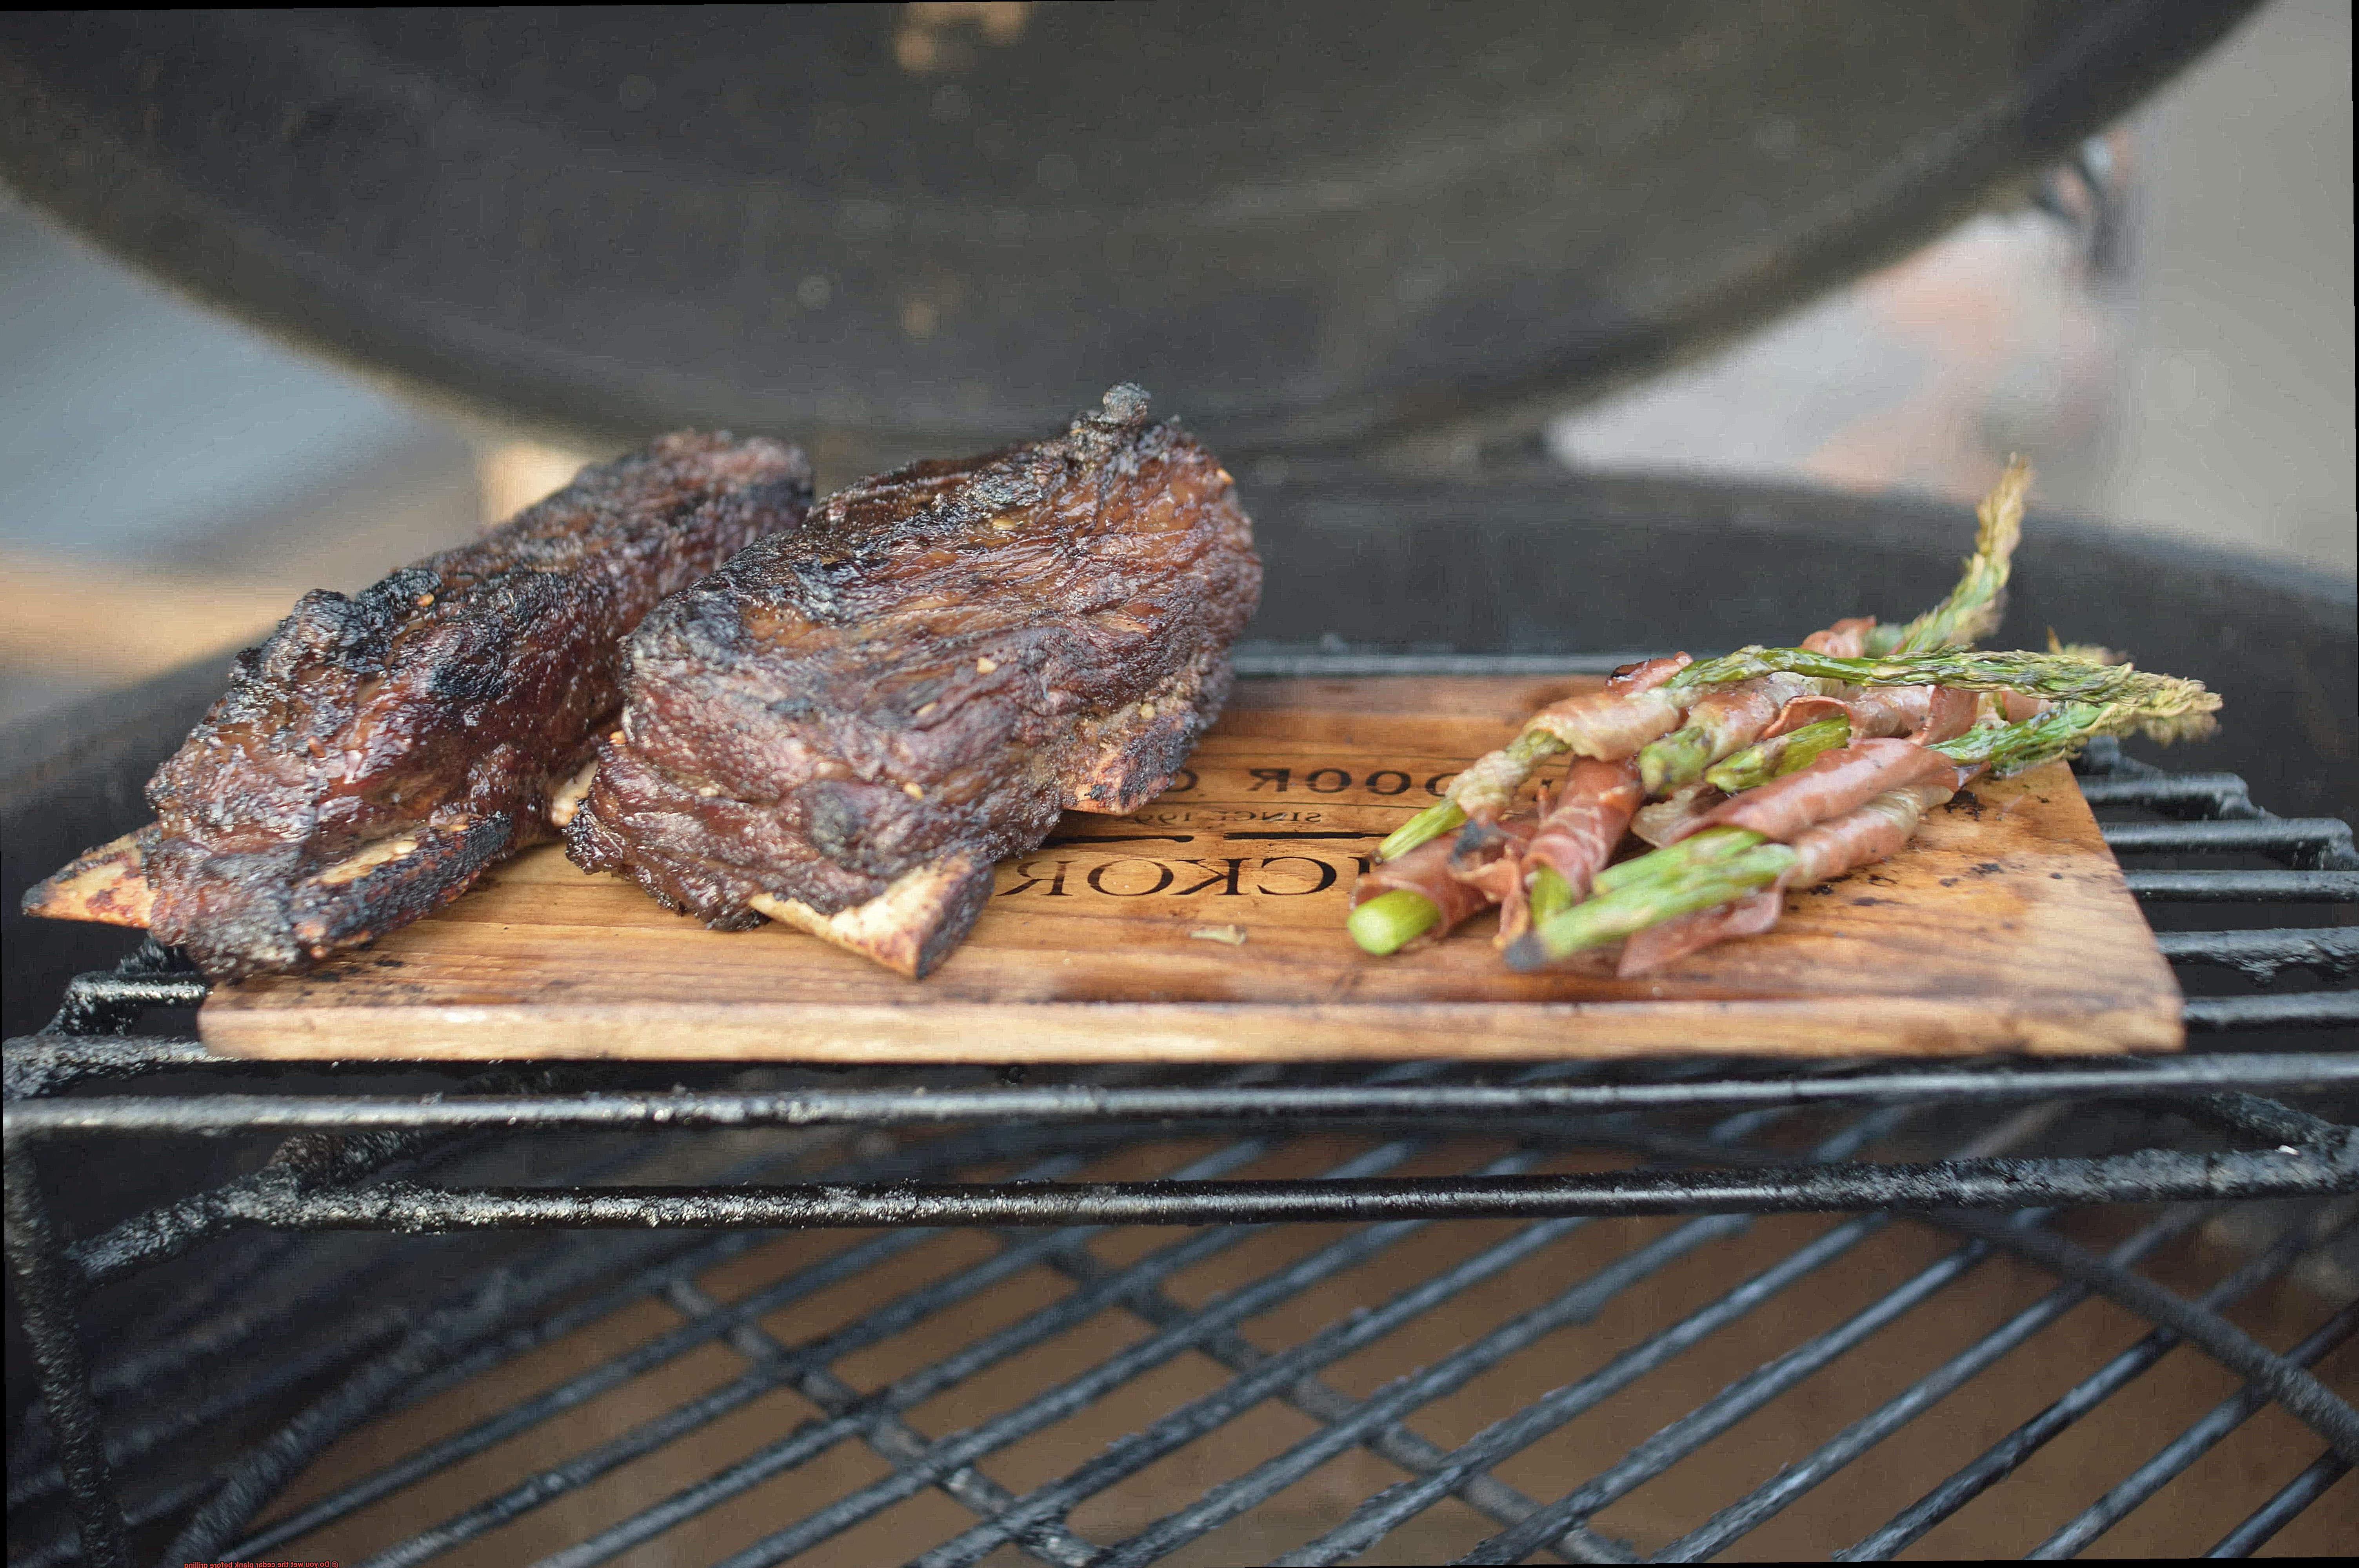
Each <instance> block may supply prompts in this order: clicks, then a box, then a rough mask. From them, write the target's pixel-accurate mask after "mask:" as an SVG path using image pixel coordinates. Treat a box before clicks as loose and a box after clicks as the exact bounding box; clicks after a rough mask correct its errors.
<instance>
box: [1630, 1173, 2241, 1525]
mask: <svg viewBox="0 0 2359 1568" xmlns="http://www.w3.org/2000/svg"><path fill="white" fill-rule="evenodd" d="M2202 1217H2203V1216H2202V1212H2201V1210H2192V1209H2190V1210H2187V1211H2183V1212H2181V1213H2179V1214H2171V1215H2165V1216H2163V1217H2161V1218H2160V1219H2158V1220H2156V1221H2154V1222H2153V1223H2152V1224H2149V1225H2147V1227H2144V1228H2143V1229H2141V1230H2139V1231H2138V1232H2136V1234H2135V1235H2133V1236H2131V1237H2130V1238H2128V1239H2127V1240H2125V1241H2124V1242H2122V1243H2121V1245H2119V1246H2118V1247H2116V1248H2114V1250H2113V1252H2112V1254H2111V1256H2112V1257H2113V1259H2114V1261H2116V1262H2118V1263H2122V1264H2125V1265H2126V1264H2130V1263H2135V1262H2136V1261H2137V1260H2139V1259H2141V1258H2144V1257H2146V1256H2147V1254H2149V1253H2151V1252H2153V1251H2154V1250H2155V1249H2157V1248H2158V1247H2160V1246H2162V1245H2163V1244H2164V1243H2166V1242H2169V1241H2172V1240H2175V1239H2176V1238H2179V1237H2180V1236H2183V1235H2185V1234H2186V1233H2187V1232H2188V1231H2189V1230H2190V1229H2192V1228H2193V1227H2194V1226H2195V1224H2196V1222H2197V1221H2199V1220H2200V1219H2201V1218H2202ZM2094 1293H2095V1290H2094V1288H2093V1286H2090V1285H2088V1284H2086V1283H2083V1282H2082V1281H2077V1280H2074V1281H2066V1282H2065V1283H2063V1284H2061V1285H2059V1286H2058V1287H2057V1288H2056V1289H2054V1290H2052V1291H2050V1292H2048V1293H2047V1294H2046V1295H2044V1296H2042V1297H2040V1298H2039V1300H2038V1301H2036V1302H2034V1303H2032V1304H2031V1305H2029V1306H2027V1307H2026V1308H2024V1309H2023V1310H2022V1311H2021V1312H2019V1313H2017V1314H2015V1316H2013V1317H2012V1318H2009V1319H2008V1320H2007V1321H2006V1323H2004V1324H2002V1325H1999V1326H1998V1327H1997V1328H1995V1329H1993V1330H1992V1331H1991V1332H1990V1333H1988V1334H1986V1335H1984V1336H1983V1337H1982V1338H1980V1339H1978V1340H1976V1341H1975V1342H1974V1343H1973V1344H1972V1345H1970V1346H1966V1348H1965V1349H1963V1350H1961V1351H1960V1352H1958V1353H1957V1354H1956V1355H1955V1356H1952V1357H1950V1359H1949V1360H1947V1361H1945V1362H1943V1363H1942V1364H1941V1365H1940V1366H1939V1367H1937V1368H1934V1369H1933V1370H1932V1371H1931V1372H1929V1373H1927V1374H1926V1375H1925V1376H1924V1377H1922V1378H1919V1379H1918V1380H1917V1381H1916V1382H1914V1383H1911V1384H1910V1385H1909V1386H1908V1388H1906V1389H1904V1390H1901V1391H1900V1392H1899V1393H1898V1394H1897V1395H1895V1396H1893V1398H1891V1399H1890V1400H1886V1401H1885V1403H1884V1404H1882V1405H1881V1406H1879V1407H1877V1408H1876V1409H1875V1410H1874V1411H1870V1412H1869V1413H1868V1414H1866V1415H1864V1416H1862V1417H1860V1418H1859V1419H1858V1420H1857V1421H1854V1422H1852V1423H1851V1424H1850V1425H1849V1426H1846V1427H1844V1428H1843V1431H1841V1432H1839V1433H1836V1434H1835V1435H1834V1436H1833V1437H1832V1438H1830V1439H1829V1440H1828V1441H1827V1442H1825V1443H1824V1444H1821V1445H1820V1446H1819V1448H1818V1449H1817V1450H1816V1451H1815V1452H1813V1453H1811V1454H1809V1455H1808V1456H1806V1457H1804V1458H1802V1459H1800V1460H1799V1461H1797V1462H1796V1463H1794V1464H1792V1465H1788V1466H1787V1467H1786V1468H1784V1469H1782V1470H1780V1471H1779V1472H1778V1473H1777V1475H1776V1476H1772V1477H1771V1478H1770V1479H1769V1480H1768V1481H1767V1482H1766V1483H1764V1484H1763V1485H1761V1486H1759V1487H1756V1488H1755V1489H1754V1490H1752V1491H1751V1492H1748V1493H1746V1494H1745V1496H1744V1497H1742V1498H1738V1499H1737V1500H1736V1501H1734V1502H1733V1503H1731V1504H1729V1505H1728V1506H1727V1507H1726V1508H1724V1509H1721V1510H1720V1511H1719V1512H1718V1513H1716V1514H1714V1515H1712V1518H1711V1519H1707V1520H1705V1521H1704V1523H1703V1524H1701V1526H1699V1527H1697V1528H1696V1529H1694V1530H1690V1531H1689V1532H1688V1533H1687V1534H1685V1535H1683V1536H1681V1537H1680V1539H1679V1540H1677V1541H1673V1542H1671V1544H1669V1546H1666V1547H1664V1548H1663V1549H1662V1551H1660V1552H1657V1553H1656V1554H1655V1560H1656V1561H1658V1562H1664V1563H1696V1562H1701V1561H1702V1560H1703V1559H1705V1558H1707V1557H1710V1556H1712V1555H1713V1554H1714V1553H1715V1552H1723V1551H1725V1550H1726V1549H1727V1548H1728V1547H1729V1546H1730V1545H1731V1544H1732V1543H1733V1542H1734V1541H1737V1540H1739V1539H1741V1538H1742V1537H1744V1536H1745V1535H1747V1534H1749V1533H1751V1532H1752V1531H1753V1530H1757V1529H1759V1528H1760V1527H1761V1526H1762V1525H1764V1524H1766V1523H1767V1522H1768V1521H1769V1520H1770V1519H1773V1518H1775V1517H1776V1516H1777V1514H1778V1513H1779V1512H1780V1511H1782V1510H1783V1509H1785V1508H1786V1507H1787V1506H1788V1505H1789V1504H1791V1503H1793V1502H1794V1501H1795V1500H1796V1499H1798V1498H1800V1497H1801V1496H1802V1495H1803V1494H1805V1493H1806V1492H1809V1491H1810V1489H1811V1488H1812V1487H1816V1486H1818V1485H1819V1484H1820V1483H1821V1482H1822V1481H1825V1480H1827V1479H1828V1478H1830V1477H1831V1476H1833V1475H1834V1474H1835V1473H1836V1472H1837V1471H1839V1470H1841V1469H1842V1468H1843V1466H1844V1465H1849V1464H1850V1463H1851V1462H1852V1461H1853V1460H1854V1459H1857V1458H1858V1457H1859V1456H1860V1455H1862V1454H1865V1453H1866V1452H1867V1451H1868V1450H1869V1449H1871V1448H1873V1447H1875V1445H1876V1444H1879V1443H1881V1442H1883V1441H1884V1440H1885V1439H1886V1437H1889V1436H1891V1435H1892V1433H1895V1432H1897V1431H1898V1430H1900V1428H1901V1427H1903V1426H1905V1425H1907V1424H1908V1422H1912V1421H1914V1420H1916V1419H1917V1418H1918V1417H1919V1416H1920V1415H1922V1414H1924V1413H1925V1412H1926V1411H1929V1410H1930V1409H1932V1408H1933V1406H1934V1405H1936V1404H1938V1403H1940V1401H1941V1400H1944V1399H1947V1398H1948V1397H1949V1396H1950V1395H1951V1394H1952V1393H1954V1392H1956V1391H1957V1390H1959V1389H1961V1388H1962V1387H1964V1386H1965V1385H1966V1384H1967V1383H1968V1382H1969V1381H1971V1380H1972V1379H1974V1378H1975V1377H1977V1376H1979V1375H1980V1374H1981V1373H1982V1371H1983V1370H1984V1368H1987V1367H1989V1366H1991V1365H1992V1364H1993V1363H1994V1362H1995V1361H1997V1360H1998V1359H1999V1357H2003V1356H2005V1355H2006V1353H2007V1352H2008V1351H2010V1350H2013V1349H2014V1348H2015V1347H2016V1346H2019V1345H2021V1344H2023V1343H2024V1342H2025V1341H2027V1340H2028V1339H2030V1338H2031V1336H2033V1335H2035V1334H2038V1332H2039V1331H2040V1330H2041V1329H2043V1328H2045V1327H2047V1326H2048V1325H2049V1324H2051V1323H2054V1322H2055V1321H2056V1320H2057V1319H2058V1318H2060V1317H2062V1316H2063V1315H2064V1314H2066V1313H2068V1312H2070V1311H2071V1310H2072V1308H2074V1307H2076V1306H2078V1305H2080V1304H2081V1303H2082V1302H2084V1301H2087V1300H2088V1299H2089V1298H2090V1296H2092V1295H2093V1294H2094Z"/></svg>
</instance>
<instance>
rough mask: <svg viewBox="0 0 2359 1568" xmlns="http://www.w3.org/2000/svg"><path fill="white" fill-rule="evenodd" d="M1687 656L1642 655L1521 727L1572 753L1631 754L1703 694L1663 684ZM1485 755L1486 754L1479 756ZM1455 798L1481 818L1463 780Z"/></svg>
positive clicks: (1610, 757)
mask: <svg viewBox="0 0 2359 1568" xmlns="http://www.w3.org/2000/svg"><path fill="white" fill-rule="evenodd" d="M1692 662H1693V661H1692V660H1690V658H1689V657H1688V655H1687V654H1672V655H1671V656H1670V657H1669V658H1666V659H1642V660H1640V661H1639V662H1638V663H1636V664H1635V665H1623V666H1622V667H1621V668H1620V669H1618V670H1615V671H1614V674H1613V675H1612V676H1609V677H1608V678H1607V680H1606V682H1605V687H1604V689H1603V690H1602V691H1589V692H1583V693H1582V694H1581V695H1580V696H1579V697H1566V698H1565V699H1564V700H1563V701H1561V702H1553V703H1550V704H1549V706H1548V707H1546V708H1541V709H1540V710H1539V711H1538V713H1535V714H1533V715H1532V717H1531V719H1530V720H1529V722H1527V724H1526V725H1525V726H1524V727H1525V728H1526V729H1527V730H1544V731H1546V732H1547V733H1549V734H1550V735H1553V736H1555V737H1556V738H1557V739H1558V740H1560V741H1563V742H1564V744H1565V747H1566V749H1567V750H1569V751H1571V752H1572V754H1573V755H1574V756H1576V757H1598V758H1603V760H1605V761H1607V762H1613V761H1614V760H1616V759H1618V758H1622V757H1627V756H1630V755H1631V754H1633V753H1634V752H1636V751H1637V750H1638V748H1639V747H1641V746H1644V745H1645V744H1646V743H1647V741H1652V740H1655V739H1657V738H1658V737H1659V736H1663V735H1668V734H1669V733H1670V732H1671V731H1672V730H1676V729H1678V728H1679V727H1680V719H1683V718H1684V717H1686V714H1687V709H1688V705H1689V704H1690V703H1691V702H1693V701H1695V700H1697V699H1698V698H1699V697H1701V696H1703V695H1706V694H1705V693H1701V692H1697V691H1695V690H1692V689H1689V688H1682V689H1680V690H1678V691H1666V690H1664V689H1663V683H1664V682H1666V681H1668V680H1669V679H1670V678H1671V677H1672V676H1675V675H1677V674H1679V673H1680V671H1681V670H1683V669H1685V668H1687V667H1688V665H1690V664H1691V663H1692ZM1493 755H1497V753H1493ZM1488 761H1490V758H1488V757H1486V758H1484V762H1488ZM1481 765H1482V764H1481V763H1477V764H1476V766H1477V767H1479V766H1481ZM1473 772H1474V769H1473V768H1469V769H1468V770H1467V773H1469V774H1470V775H1472V774H1473ZM1518 782H1521V781H1518ZM1458 803H1459V805H1460V806H1462V807H1463V808H1464V810H1465V812H1466V815H1467V816H1472V817H1474V818H1476V819H1477V820H1480V819H1481V817H1482V813H1480V812H1478V811H1477V810H1475V808H1474V805H1473V802H1471V801H1470V800H1469V799H1468V798H1467V795H1466V792H1465V786H1464V785H1461V787H1460V792H1459V795H1458ZM1505 809H1506V801H1505V800H1504V799H1502V800H1501V801H1500V803H1499V805H1498V806H1496V807H1494V808H1493V811H1492V815H1493V816H1496V815H1497V814H1498V812H1500V811H1503V810H1505Z"/></svg>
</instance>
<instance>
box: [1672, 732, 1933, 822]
mask: <svg viewBox="0 0 2359 1568" xmlns="http://www.w3.org/2000/svg"><path fill="white" fill-rule="evenodd" d="M1958 777H1959V772H1958V765H1957V764H1956V763H1955V762H1951V760H1950V759H1949V758H1947V757H1945V756H1943V755H1941V753H1940V752H1933V751H1928V750H1927V749H1926V748H1925V747H1923V746H1920V745H1919V744H1918V743H1917V742H1916V741H1899V740H1889V739H1884V740H1868V741H1853V742H1852V743H1851V744H1850V745H1848V746H1843V747H1839V748H1838V749H1836V750H1834V751H1832V752H1828V753H1826V755H1824V756H1822V757H1821V758H1819V759H1818V760H1817V761H1816V762H1812V763H1811V764H1810V766H1808V767H1806V768H1803V769H1801V770H1800V771H1799V772H1797V773H1788V774H1787V775H1786V776H1785V777H1784V778H1781V779H1773V780H1771V781H1770V782H1769V783H1767V784H1763V785H1762V786H1761V787H1760V788H1758V789H1749V790H1746V791H1745V793H1744V794H1742V795H1736V796H1734V797H1733V798H1732V799H1730V800H1729V801H1728V802H1727V803H1726V804H1724V805H1723V806H1718V807H1715V808H1714V809H1712V810H1711V811H1708V812H1705V813H1704V814H1703V815H1702V816H1698V817H1696V818H1694V819H1693V820H1691V821H1690V822H1688V823H1686V824H1684V825H1683V826H1682V827H1680V830H1679V832H1678V834H1677V838H1689V837H1691V836H1692V835H1694V834H1697V833H1700V832H1701V831H1702V830H1703V829H1705V828H1707V827H1745V828H1750V829H1751V830H1752V831H1754V832H1756V833H1758V834H1760V835H1761V836H1762V837H1763V838H1773V839H1777V840H1778V841H1779V842H1783V843H1791V842H1792V841H1793V840H1794V838H1796V837H1797V836H1798V835H1799V834H1800V833H1802V832H1803V831H1804V830H1805V829H1807V828H1809V827H1811V826H1812V825H1813V824H1816V823H1820V822H1824V821H1826V820H1827V819H1828V818H1830V817H1833V816H1842V815H1843V813H1844V812H1847V811H1850V810H1852V809H1853V808H1854V807H1856V806H1863V805H1864V804H1866V803H1867V802H1868V801H1870V800H1873V799H1874V798H1875V796H1877V795H1882V794H1883V793H1884V792H1885V791H1886V790H1896V789H1904V788H1907V787H1908V786H1909V785H1911V784H1941V785H1943V786H1944V787H1946V788H1949V789H1952V790H1954V789H1956V788H1957V785H1958ZM1677 838H1675V839H1674V842H1676V841H1677Z"/></svg>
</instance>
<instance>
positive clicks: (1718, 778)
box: [1703, 713, 1851, 795]
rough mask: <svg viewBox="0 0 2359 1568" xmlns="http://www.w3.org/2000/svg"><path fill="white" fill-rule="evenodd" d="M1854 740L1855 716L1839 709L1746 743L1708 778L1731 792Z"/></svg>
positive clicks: (1794, 769) (1794, 770)
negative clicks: (1803, 723)
mask: <svg viewBox="0 0 2359 1568" xmlns="http://www.w3.org/2000/svg"><path fill="white" fill-rule="evenodd" d="M1850 741H1851V717H1850V715H1848V714H1843V713H1838V714H1836V715H1835V716H1834V717H1833V718H1832V719H1816V720H1814V721H1812V722H1810V723H1809V724H1805V725H1803V726H1801V727H1800V728H1799V729H1796V730H1788V731H1787V732H1786V733H1785V734H1783V735H1780V736H1777V738H1776V739H1774V740H1769V741H1758V742H1756V744H1754V745H1751V746H1748V747H1746V748H1745V750H1744V751H1742V752H1737V753H1736V755H1734V756H1733V757H1731V758H1729V759H1728V760H1727V761H1726V762H1722V763H1721V764H1719V765H1718V766H1717V767H1714V768H1712V769H1711V770H1710V771H1708V772H1707V773H1705V774H1704V775H1703V776H1704V782H1705V783H1707V784H1712V785H1713V786H1715V787H1716V788H1719V789H1722V790H1724V791H1726V792H1727V793H1728V794H1730V795H1734V794H1736V793H1737V792H1738V791H1739V790H1747V789H1752V788H1755V787H1756V786H1757V785H1760V784H1767V783H1768V782H1769V781H1770V780H1771V779H1774V778H1782V777H1784V776H1785V775H1786V774H1788V773H1798V772H1799V771H1800V770H1802V769H1803V768H1806V767H1808V766H1810V763H1812V762H1815V761H1817V760H1818V759H1819V758H1820V757H1821V756H1823V755H1825V754H1826V753H1827V752H1832V751H1833V750H1834V749H1835V748H1836V747H1838V746H1842V745H1846V744H1848V743H1849V742H1850Z"/></svg>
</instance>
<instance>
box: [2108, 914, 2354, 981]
mask: <svg viewBox="0 0 2359 1568" xmlns="http://www.w3.org/2000/svg"><path fill="white" fill-rule="evenodd" d="M2154 940H2155V945H2156V946H2158V947H2160V948H2161V949H2162V956H2163V957H2166V958H2169V960H2170V961H2171V962H2172V963H2174V964H2218V965H2221V966H2223V967H2224V968H2233V969H2236V970H2239V971H2241V972H2242V973H2243V974H2244V976H2245V979H2250V980H2253V981H2256V982H2261V981H2267V980H2271V979H2276V978H2277V971H2278V970H2279V969H2282V968H2291V967H2294V966H2299V967H2301V968H2310V969H2315V970H2317V971H2318V972H2320V973H2321V974H2326V975H2334V976H2343V975H2347V974H2350V973H2351V972H2352V971H2353V970H2354V969H2359V925H2313V926H2306V927H2305V926H2288V927H2287V928H2285V929H2282V930H2277V931H2158V932H2156V933H2155V934H2154Z"/></svg>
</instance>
